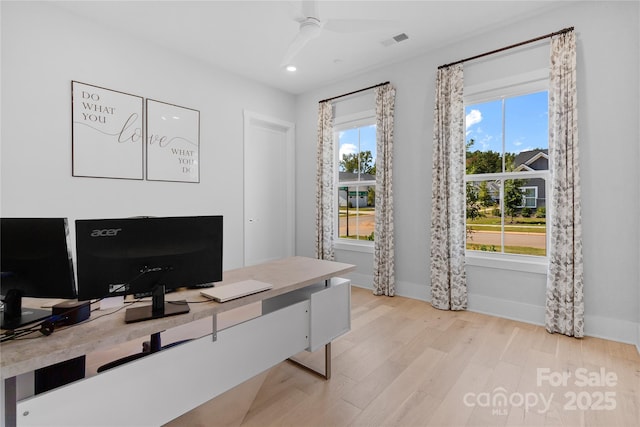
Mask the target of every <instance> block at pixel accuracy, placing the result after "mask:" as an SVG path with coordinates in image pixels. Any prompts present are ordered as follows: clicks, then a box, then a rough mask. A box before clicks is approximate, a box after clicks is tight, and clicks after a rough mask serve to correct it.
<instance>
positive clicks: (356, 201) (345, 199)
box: [338, 124, 376, 241]
mask: <svg viewBox="0 0 640 427" xmlns="http://www.w3.org/2000/svg"><path fill="white" fill-rule="evenodd" d="M338 146H339V163H338V171H339V172H338V175H339V176H338V181H339V184H338V237H339V238H341V239H352V240H366V241H372V240H373V237H374V236H373V230H374V223H375V179H376V178H375V173H376V163H375V162H376V126H375V125H373V124H372V125H368V126H361V127H357V128H352V129H347V130H343V131H340V132H339V133H338Z"/></svg>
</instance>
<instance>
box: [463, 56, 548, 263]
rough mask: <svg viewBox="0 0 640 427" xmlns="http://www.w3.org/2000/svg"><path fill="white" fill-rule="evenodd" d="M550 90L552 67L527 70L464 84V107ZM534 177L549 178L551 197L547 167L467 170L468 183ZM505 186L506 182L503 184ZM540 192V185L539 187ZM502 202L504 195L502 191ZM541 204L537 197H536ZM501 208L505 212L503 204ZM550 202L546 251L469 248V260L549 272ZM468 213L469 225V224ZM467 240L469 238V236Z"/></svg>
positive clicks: (545, 179) (466, 179)
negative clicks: (538, 168) (516, 169)
mask: <svg viewBox="0 0 640 427" xmlns="http://www.w3.org/2000/svg"><path fill="white" fill-rule="evenodd" d="M542 91H547V92H548V91H549V69H548V68H542V69H538V70H533V71H530V72H527V73H523V74H519V75H514V76H510V77H507V78H503V79H498V80H493V81H488V82H484V83H482V84H477V85H470V86H465V88H464V108H465V111H466V108H467V106H470V105H474V104H481V103H485V102H490V101H498V100H504V99H507V98H512V97H517V96H523V95H528V94H533V93H536V92H542ZM523 178H524V179H533V178H542V179H543V180H544V182H545V194H546V198H547V200H548V199H549V196H550V182H551V175H550V172H549V170H543V171H520V172H515V171H514V172H500V173H489V174H470V175H467V174H466V173H465V177H464V182H465V185H466V184H467V183H468V182H481V181H489V180H497V179H500V180H508V179H523ZM502 187H504V184H503V185H502ZM536 193H537V189H536ZM500 197H501V204H502V203H503V200H504V197H503V196H502V194H501V195H500ZM536 205H537V201H536ZM500 210H501V211H502V212H503V211H504V209H503V206H502V205H501V207H500ZM550 211H551V209H549V206H548V203H547V208H546V223H547V232H546V234H545V235H546V248H547V251H546V254H545V256H540V255H525V254H511V253H502V252H500V253H497V252H486V251H476V250H467V249H465V262H466V264H467V265H470V266H478V267H489V268H500V269H506V270H516V271H522V272H531V273H540V274H546V272H547V268H548V265H549V251H548V249H549V238H550V236H549V227H548V224H549V223H550V218H551V215H552V212H550ZM466 221H467V220H466V215H465V228H466ZM501 228H502V230H504V214H503V215H502V221H501ZM501 240H502V246H503V247H504V231H503V232H502V236H501ZM465 241H466V239H465Z"/></svg>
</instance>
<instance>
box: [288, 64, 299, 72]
mask: <svg viewBox="0 0 640 427" xmlns="http://www.w3.org/2000/svg"><path fill="white" fill-rule="evenodd" d="M296 70H297V68H296V66H295V65H287V71H289V72H292V73H293V72H294V71H296Z"/></svg>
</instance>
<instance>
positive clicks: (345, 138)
mask: <svg viewBox="0 0 640 427" xmlns="http://www.w3.org/2000/svg"><path fill="white" fill-rule="evenodd" d="M358 129H360V151H371V154H372V156H373V160H374V161H375V159H376V126H375V125H370V126H364V127H361V128H354V129H348V130H345V131H342V132H340V134H339V138H340V139H339V140H340V152H339V156H340V160H342V155H343V154H352V153H357V152H358Z"/></svg>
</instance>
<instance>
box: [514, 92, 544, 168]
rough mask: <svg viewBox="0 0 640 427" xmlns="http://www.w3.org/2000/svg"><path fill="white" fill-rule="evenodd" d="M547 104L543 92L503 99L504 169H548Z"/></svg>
mask: <svg viewBox="0 0 640 427" xmlns="http://www.w3.org/2000/svg"><path fill="white" fill-rule="evenodd" d="M548 103H549V102H548V93H547V92H546V91H545V92H538V93H532V94H529V95H523V96H516V97H513V98H507V99H506V100H505V107H504V108H505V113H504V114H505V151H506V152H507V153H508V154H507V158H508V159H509V158H510V159H512V161H511V165H510V166H511V169H510V168H509V167H507V170H513V171H532V170H549V114H548V110H549V108H548Z"/></svg>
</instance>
